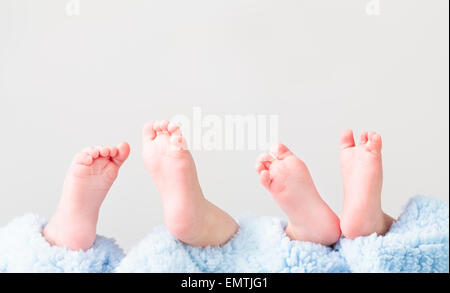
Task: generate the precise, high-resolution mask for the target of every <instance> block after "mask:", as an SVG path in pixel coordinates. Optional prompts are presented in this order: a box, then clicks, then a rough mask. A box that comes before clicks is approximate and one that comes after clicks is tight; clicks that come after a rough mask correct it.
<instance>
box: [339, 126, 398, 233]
mask: <svg viewBox="0 0 450 293" xmlns="http://www.w3.org/2000/svg"><path fill="white" fill-rule="evenodd" d="M381 145H382V143H381V136H380V135H378V134H377V133H375V132H363V133H362V134H361V140H360V144H359V145H355V141H354V139H353V132H352V131H351V130H345V131H344V132H343V133H342V136H341V169H342V177H343V181H344V205H343V209H342V216H341V229H342V233H343V235H344V236H345V237H347V238H350V239H354V238H356V237H358V236H366V235H370V234H372V233H374V232H376V233H378V234H381V235H382V234H384V233H386V232H387V231H388V230H389V227H390V226H391V224H392V222H393V219H392V218H391V217H390V216H388V215H386V214H385V213H383V211H382V209H381V188H382V184H383V168H382V163H381V161H382V160H381Z"/></svg>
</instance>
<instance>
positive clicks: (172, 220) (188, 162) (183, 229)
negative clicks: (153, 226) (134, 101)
mask: <svg viewBox="0 0 450 293" xmlns="http://www.w3.org/2000/svg"><path fill="white" fill-rule="evenodd" d="M143 158H144V163H145V166H146V168H147V170H148V172H149V173H150V175H151V176H152V178H153V180H154V181H155V183H156V187H157V188H158V190H159V192H160V195H161V198H162V202H163V209H164V218H165V223H166V226H167V228H168V229H169V231H170V232H171V233H172V235H173V236H174V237H176V238H178V239H179V240H180V241H183V242H185V243H187V244H189V245H193V246H215V245H221V244H224V243H226V242H227V241H228V240H229V239H230V238H231V237H232V236H233V235H234V234H235V233H236V231H237V229H238V225H237V224H236V222H235V221H234V220H233V219H232V218H231V217H230V216H229V215H228V214H227V213H225V212H224V211H222V210H221V209H219V208H218V207H216V206H215V205H213V204H212V203H210V202H209V201H208V200H206V199H205V197H204V196H203V192H202V189H201V187H200V183H199V181H198V177H197V170H196V168H195V163H194V160H193V158H192V156H191V153H190V152H189V151H188V150H187V146H186V141H185V139H184V138H183V136H182V134H181V131H180V129H179V127H178V126H177V125H175V124H173V123H169V121H159V122H149V123H147V124H146V125H145V126H144V129H143Z"/></svg>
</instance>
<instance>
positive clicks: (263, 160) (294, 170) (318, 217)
mask: <svg viewBox="0 0 450 293" xmlns="http://www.w3.org/2000/svg"><path fill="white" fill-rule="evenodd" d="M256 170H257V172H258V174H259V177H260V180H261V183H262V185H263V186H264V187H266V188H267V189H268V190H269V192H270V193H271V194H272V196H273V198H274V199H275V201H276V202H277V204H278V205H279V206H280V208H281V209H282V210H283V211H284V212H285V213H286V215H287V216H288V218H289V222H288V225H287V227H286V234H287V235H288V236H289V237H290V238H291V239H292V240H299V241H308V242H315V243H320V244H323V245H332V244H334V243H336V242H337V241H338V240H339V237H340V235H341V231H340V228H339V218H338V217H337V216H336V214H335V213H334V212H333V211H332V210H331V209H330V208H329V207H328V205H327V204H326V203H325V202H324V201H323V200H322V198H321V197H320V195H319V193H318V192H317V189H316V187H315V186H314V182H313V180H312V178H311V175H310V173H309V171H308V168H307V167H306V165H305V163H303V161H301V160H300V159H298V158H297V157H296V156H295V155H294V154H293V153H292V152H291V151H290V150H289V149H288V148H287V147H286V146H284V145H282V144H278V145H275V146H274V147H273V148H272V150H271V153H265V154H262V155H261V156H260V157H259V159H258V162H257V164H256Z"/></svg>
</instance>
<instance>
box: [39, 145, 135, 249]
mask: <svg viewBox="0 0 450 293" xmlns="http://www.w3.org/2000/svg"><path fill="white" fill-rule="evenodd" d="M129 153H130V146H129V145H128V144H127V143H122V144H120V145H119V146H118V147H103V146H101V147H91V148H87V149H85V150H84V151H83V152H81V153H79V154H77V155H76V156H75V158H74V160H73V162H72V165H71V166H70V168H69V172H68V173H67V175H66V179H65V181H64V186H63V194H62V198H61V201H60V203H59V206H58V208H57V210H56V212H55V214H54V215H53V217H52V219H51V220H50V222H49V223H48V224H47V226H46V227H45V229H44V231H43V235H44V236H45V238H46V239H47V241H48V242H50V243H51V244H52V245H56V246H64V247H67V248H69V249H73V250H79V249H82V250H87V249H89V248H90V247H91V246H92V244H93V243H94V241H95V238H96V227H97V219H98V213H99V210H100V206H101V204H102V202H103V199H104V198H105V196H106V194H107V193H108V191H109V189H110V188H111V186H112V184H113V183H114V181H115V180H116V178H117V175H118V173H119V168H120V166H121V165H122V164H123V163H124V162H125V160H126V159H127V158H128V155H129Z"/></svg>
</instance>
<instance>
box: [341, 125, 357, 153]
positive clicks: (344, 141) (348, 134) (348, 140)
mask: <svg viewBox="0 0 450 293" xmlns="http://www.w3.org/2000/svg"><path fill="white" fill-rule="evenodd" d="M354 146H355V139H354V138H353V130H351V129H346V130H344V131H343V132H342V134H341V149H347V148H351V147H354Z"/></svg>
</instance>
